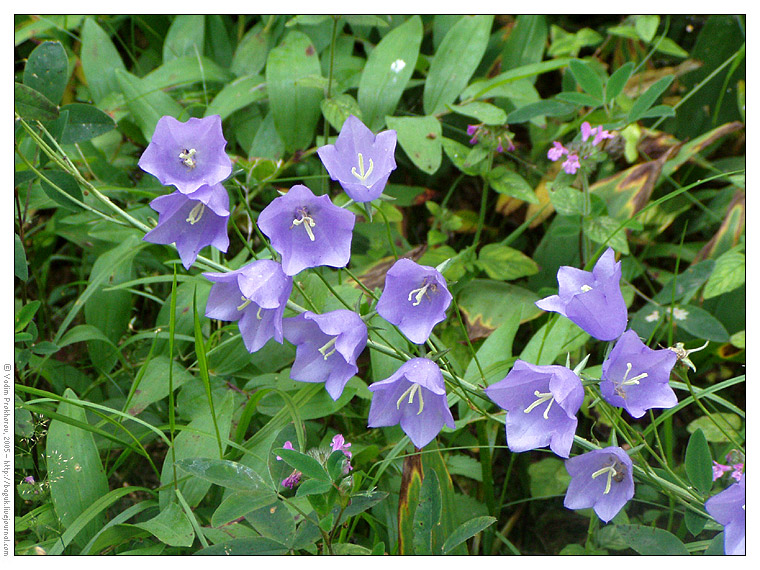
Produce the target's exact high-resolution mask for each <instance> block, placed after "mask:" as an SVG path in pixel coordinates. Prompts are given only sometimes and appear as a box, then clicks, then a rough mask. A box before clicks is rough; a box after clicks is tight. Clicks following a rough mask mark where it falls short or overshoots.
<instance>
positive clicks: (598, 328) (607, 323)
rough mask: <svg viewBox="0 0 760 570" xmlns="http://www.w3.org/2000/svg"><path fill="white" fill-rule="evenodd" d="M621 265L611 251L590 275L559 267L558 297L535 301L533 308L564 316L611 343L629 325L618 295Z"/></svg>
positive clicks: (620, 294)
mask: <svg viewBox="0 0 760 570" xmlns="http://www.w3.org/2000/svg"><path fill="white" fill-rule="evenodd" d="M620 265H621V263H620V262H619V261H618V262H617V263H615V252H614V251H613V250H612V249H611V248H610V249H607V251H605V252H604V253H603V254H602V256H601V257H600V258H599V260H598V261H597V262H596V265H595V266H594V269H593V270H592V271H590V272H589V271H583V270H581V269H576V268H575V267H568V266H562V267H560V268H559V271H558V272H557V281H558V282H559V294H558V295H551V296H549V297H546V298H544V299H541V300H540V301H536V306H537V307H538V308H540V309H543V310H544V311H554V312H556V313H559V314H560V315H563V316H565V317H567V318H568V319H570V320H571V321H573V322H574V323H575V324H576V325H578V326H579V327H580V328H582V329H583V330H584V331H586V332H587V333H588V334H590V335H591V336H593V337H594V338H598V339H599V340H614V339H616V338H618V337H619V336H620V335H621V334H623V331H624V330H625V326H626V324H627V323H628V310H627V309H626V306H625V301H624V300H623V294H622V293H621V292H620V276H621V274H622V270H621V267H620Z"/></svg>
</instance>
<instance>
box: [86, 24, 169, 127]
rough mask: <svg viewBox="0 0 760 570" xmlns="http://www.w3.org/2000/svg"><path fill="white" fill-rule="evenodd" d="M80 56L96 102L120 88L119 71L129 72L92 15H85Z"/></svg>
mask: <svg viewBox="0 0 760 570" xmlns="http://www.w3.org/2000/svg"><path fill="white" fill-rule="evenodd" d="M79 58H80V61H81V62H82V71H83V72H84V76H85V79H87V88H88V89H89V91H90V95H91V96H92V99H93V101H95V104H96V105H100V104H101V102H103V100H104V99H105V98H106V97H107V96H109V95H111V94H115V93H119V92H121V87H120V85H119V81H118V80H117V78H116V77H117V72H118V71H123V72H126V70H127V69H126V67H125V66H124V62H123V61H122V59H121V56H120V55H119V52H118V51H117V49H116V47H115V46H114V45H113V42H112V41H111V38H110V37H109V36H108V34H107V33H106V32H105V31H103V28H101V27H100V26H99V25H98V24H97V23H96V22H95V20H94V19H93V18H86V19H85V21H84V25H83V26H82V48H81V51H80V54H79ZM157 120H158V119H156V121H157ZM154 126H155V123H154ZM151 133H152V130H151ZM148 140H150V136H148Z"/></svg>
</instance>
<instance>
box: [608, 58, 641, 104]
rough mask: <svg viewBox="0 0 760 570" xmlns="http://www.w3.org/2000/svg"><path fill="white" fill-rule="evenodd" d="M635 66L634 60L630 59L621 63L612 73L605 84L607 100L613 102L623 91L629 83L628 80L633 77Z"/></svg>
mask: <svg viewBox="0 0 760 570" xmlns="http://www.w3.org/2000/svg"><path fill="white" fill-rule="evenodd" d="M634 67H635V64H634V63H633V62H632V61H629V62H627V63H625V64H623V65H621V66H620V67H619V68H618V69H616V70H615V72H614V73H613V74H612V75H610V78H609V79H608V80H607V85H605V86H604V100H605V102H607V103H609V102H611V101H612V100H613V99H615V97H617V96H618V95H620V94H621V93H622V92H623V88H624V87H625V84H626V83H628V80H629V79H630V78H631V74H632V73H633V68H634Z"/></svg>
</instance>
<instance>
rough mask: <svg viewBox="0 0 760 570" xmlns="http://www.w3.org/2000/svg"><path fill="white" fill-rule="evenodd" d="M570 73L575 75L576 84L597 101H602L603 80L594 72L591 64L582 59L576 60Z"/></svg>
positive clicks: (573, 61)
mask: <svg viewBox="0 0 760 570" xmlns="http://www.w3.org/2000/svg"><path fill="white" fill-rule="evenodd" d="M569 67H570V72H571V73H572V74H573V77H574V78H575V81H576V83H578V85H579V86H580V88H581V89H583V90H584V91H585V92H586V93H588V94H589V95H591V96H592V97H593V98H594V99H596V100H597V101H602V99H603V97H604V95H603V90H604V85H603V83H602V78H601V77H599V75H598V74H597V73H596V71H594V70H593V69H592V68H591V66H590V65H589V64H587V63H586V62H585V61H581V60H580V59H574V60H572V61H571V62H570V66H569Z"/></svg>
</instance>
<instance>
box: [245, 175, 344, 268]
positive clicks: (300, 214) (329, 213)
mask: <svg viewBox="0 0 760 570" xmlns="http://www.w3.org/2000/svg"><path fill="white" fill-rule="evenodd" d="M355 222H356V216H354V214H352V213H351V212H349V211H348V210H344V209H343V208H339V207H338V206H335V205H334V204H333V203H332V202H331V201H330V197H329V196H327V195H323V196H315V195H314V193H313V192H312V191H311V190H310V189H309V188H307V187H306V186H304V185H303V184H296V185H295V186H293V187H292V188H291V189H290V191H289V192H288V193H287V194H285V195H284V196H280V197H278V198H275V199H274V200H272V202H271V203H270V204H269V205H268V206H267V207H266V208H264V209H263V210H262V212H261V213H260V214H259V219H258V222H257V223H258V225H259V228H261V231H262V232H264V234H265V235H266V236H267V237H268V238H269V239H270V241H271V242H272V247H273V248H274V249H275V250H276V251H277V253H279V254H280V255H281V256H282V269H283V271H284V272H285V274H286V275H295V274H296V273H299V272H300V271H303V270H304V269H306V268H308V267H318V266H320V265H327V266H330V267H345V266H346V265H347V264H348V261H349V259H350V258H351V237H352V235H353V229H354V223H355Z"/></svg>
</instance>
